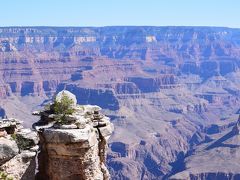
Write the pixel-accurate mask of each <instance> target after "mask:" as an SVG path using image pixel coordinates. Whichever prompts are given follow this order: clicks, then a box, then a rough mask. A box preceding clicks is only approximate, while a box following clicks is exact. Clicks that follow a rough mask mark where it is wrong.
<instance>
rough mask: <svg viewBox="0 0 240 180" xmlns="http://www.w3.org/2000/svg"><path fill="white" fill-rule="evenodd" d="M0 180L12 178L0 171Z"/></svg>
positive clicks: (11, 179) (10, 179)
mask: <svg viewBox="0 0 240 180" xmlns="http://www.w3.org/2000/svg"><path fill="white" fill-rule="evenodd" d="M0 180H13V177H11V176H9V175H8V174H7V173H5V172H3V171H0Z"/></svg>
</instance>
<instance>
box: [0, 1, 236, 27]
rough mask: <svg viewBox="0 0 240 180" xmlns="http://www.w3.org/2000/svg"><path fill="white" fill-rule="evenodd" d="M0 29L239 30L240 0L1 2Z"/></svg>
mask: <svg viewBox="0 0 240 180" xmlns="http://www.w3.org/2000/svg"><path fill="white" fill-rule="evenodd" d="M0 5H1V11H0V26H113V25H150V26H151V25H152V26H167V25H172V26H224V27H237V28H240V0H1V3H0Z"/></svg>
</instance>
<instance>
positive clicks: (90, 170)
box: [34, 90, 113, 180]
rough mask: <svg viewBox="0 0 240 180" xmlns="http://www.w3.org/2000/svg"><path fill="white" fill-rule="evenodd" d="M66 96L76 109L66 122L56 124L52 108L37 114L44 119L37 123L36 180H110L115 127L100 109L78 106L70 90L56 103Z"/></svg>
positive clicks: (59, 96) (57, 99) (59, 94)
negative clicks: (109, 146) (109, 148)
mask: <svg viewBox="0 0 240 180" xmlns="http://www.w3.org/2000/svg"><path fill="white" fill-rule="evenodd" d="M64 96H67V97H68V98H69V99H70V100H71V101H72V104H71V108H73V109H74V113H73V114H71V115H67V116H66V117H65V118H66V119H65V123H59V122H58V121H57V118H56V116H57V114H55V113H54V111H52V110H51V108H50V109H49V110H46V111H42V112H40V113H37V112H35V113H34V114H39V115H40V116H41V119H40V121H39V122H37V123H35V124H34V128H35V129H37V131H38V134H39V136H40V152H39V154H38V169H37V171H38V173H37V175H36V179H39V180H40V179H49V180H68V179H84V180H85V179H86V180H92V179H94V180H95V179H96V180H109V179H110V174H109V172H108V169H107V167H106V162H105V161H106V152H107V142H108V139H109V137H110V135H111V134H112V132H113V124H112V123H110V121H109V120H110V119H109V118H108V117H106V116H104V115H103V114H101V113H100V110H101V108H100V107H99V106H92V105H83V106H80V105H77V103H76V102H77V99H76V97H75V95H73V94H72V93H70V92H69V91H66V90H64V91H61V92H59V93H58V94H57V95H56V101H57V102H61V100H63V98H64ZM53 105H54V104H53ZM53 105H52V106H53Z"/></svg>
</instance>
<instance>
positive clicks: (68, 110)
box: [53, 94, 74, 124]
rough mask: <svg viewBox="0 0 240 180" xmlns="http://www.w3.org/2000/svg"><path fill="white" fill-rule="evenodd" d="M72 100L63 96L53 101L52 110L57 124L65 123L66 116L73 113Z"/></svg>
mask: <svg viewBox="0 0 240 180" xmlns="http://www.w3.org/2000/svg"><path fill="white" fill-rule="evenodd" d="M73 105H74V103H73V100H72V99H70V98H69V97H68V96H67V95H65V94H63V95H62V98H61V100H59V101H57V100H56V98H55V100H54V104H53V106H54V107H53V109H54V113H55V114H56V115H58V116H57V121H58V122H59V123H63V124H64V123H66V116H67V115H70V114H72V113H74V108H73Z"/></svg>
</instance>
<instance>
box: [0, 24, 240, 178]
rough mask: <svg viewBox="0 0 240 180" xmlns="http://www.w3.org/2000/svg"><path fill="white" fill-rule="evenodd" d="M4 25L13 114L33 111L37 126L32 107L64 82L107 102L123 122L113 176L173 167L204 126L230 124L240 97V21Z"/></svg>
mask: <svg viewBox="0 0 240 180" xmlns="http://www.w3.org/2000/svg"><path fill="white" fill-rule="evenodd" d="M0 32H1V33H0V98H1V101H0V106H1V107H2V108H3V109H4V114H6V115H7V116H13V117H21V118H22V119H29V121H25V124H26V125H28V126H29V125H30V124H32V122H33V121H34V120H33V119H32V117H31V116H30V114H29V113H27V112H29V109H31V110H34V109H39V106H44V104H45V103H46V102H47V101H48V100H49V99H50V98H51V97H52V96H53V95H54V93H55V91H61V90H63V89H67V90H69V91H71V92H73V93H74V94H76V96H77V99H78V100H79V102H80V103H81V104H96V105H99V106H101V107H103V108H104V109H103V111H104V112H105V113H106V114H107V115H109V116H111V117H112V122H113V123H114V124H115V126H116V131H115V133H114V134H113V136H112V139H111V140H110V143H111V144H110V147H111V148H110V149H109V156H108V164H109V166H110V171H111V173H112V177H113V178H120V177H121V178H129V179H131V178H132V177H135V178H136V179H141V178H142V179H144V178H146V179H156V178H159V177H163V176H165V175H166V174H169V173H171V171H172V168H173V167H172V166H173V165H172V163H173V162H174V161H175V160H177V159H178V157H179V154H182V153H185V152H187V151H188V150H189V149H190V148H191V143H193V144H197V142H192V141H193V139H194V138H193V137H194V135H195V134H196V133H206V129H207V128H208V127H212V125H217V126H219V127H222V124H224V126H227V124H228V123H229V121H231V119H232V117H233V116H235V113H236V112H237V110H238V108H239V105H240V103H239V94H240V92H239V88H238V87H239V85H240V81H239V78H240V73H239V65H240V61H239V60H240V58H239V57H240V41H239V36H240V30H239V29H229V28H208V27H102V28H71V27H59V28H57V27H56V28H54V27H9V28H0ZM28 114H29V115H28ZM209 131H211V130H209ZM196 141H198V140H196ZM152 167H154V168H152Z"/></svg>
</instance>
